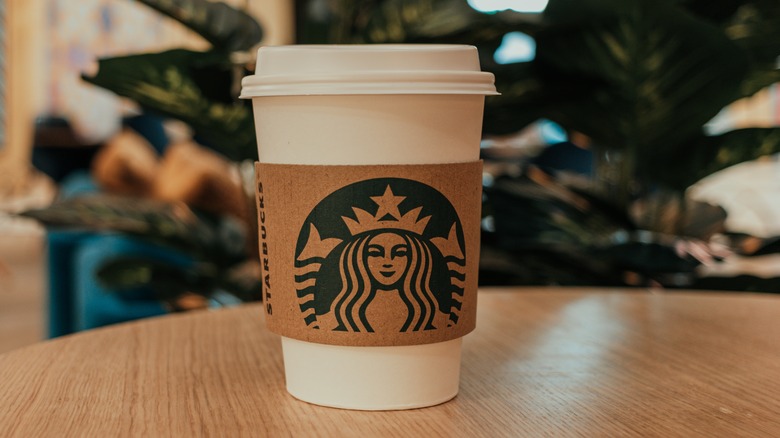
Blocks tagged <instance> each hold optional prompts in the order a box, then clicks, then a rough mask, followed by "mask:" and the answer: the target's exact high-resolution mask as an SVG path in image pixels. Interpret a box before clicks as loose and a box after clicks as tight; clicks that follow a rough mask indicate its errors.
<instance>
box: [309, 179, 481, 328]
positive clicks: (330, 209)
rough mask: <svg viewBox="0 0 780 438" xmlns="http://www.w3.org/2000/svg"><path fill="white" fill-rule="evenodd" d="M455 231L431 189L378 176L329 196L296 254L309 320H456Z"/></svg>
mask: <svg viewBox="0 0 780 438" xmlns="http://www.w3.org/2000/svg"><path fill="white" fill-rule="evenodd" d="M465 253H466V251H465V246H464V238H463V229H462V226H461V223H460V220H459V218H458V215H457V213H456V211H455V209H454V208H453V207H452V204H451V203H450V202H449V200H447V198H446V197H445V196H444V195H442V194H441V193H440V192H439V191H437V190H436V189H434V188H432V187H430V186H428V185H426V184H422V183H420V182H417V181H413V180H408V179H402V178H377V179H371V180H366V181H361V182H357V183H354V184H350V185H348V186H345V187H343V188H341V189H339V190H336V191H335V192H333V193H331V194H330V195H328V196H327V197H326V198H325V199H323V200H322V201H321V202H320V203H319V204H318V205H317V206H316V207H315V208H314V209H313V210H312V211H311V213H310V214H309V216H308V217H307V218H306V221H305V222H304V225H303V227H302V229H301V231H300V233H299V236H298V242H297V246H296V252H295V256H296V258H295V274H296V275H295V282H296V283H295V285H296V290H297V294H298V302H299V305H300V309H301V312H302V318H303V319H304V321H305V322H306V325H307V326H308V327H310V328H314V329H321V330H335V331H347V332H377V333H382V332H410V331H420V330H434V329H442V328H446V327H452V326H454V325H456V324H457V323H458V316H459V313H460V310H461V303H462V301H463V290H464V285H465V267H466V257H465Z"/></svg>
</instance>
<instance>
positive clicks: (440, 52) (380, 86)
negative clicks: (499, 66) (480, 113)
mask: <svg viewBox="0 0 780 438" xmlns="http://www.w3.org/2000/svg"><path fill="white" fill-rule="evenodd" d="M241 85H242V92H241V98H243V99H248V98H252V97H258V96H300V95H338V94H478V95H495V94H498V93H497V92H496V88H495V85H494V77H493V74H492V73H488V72H482V71H480V67H479V58H478V55H477V48H476V47H474V46H465V45H427V44H375V45H298V46H269V47H261V48H260V49H259V50H258V52H257V67H256V69H255V74H254V75H252V76H247V77H245V78H244V79H243V80H242V81H241Z"/></svg>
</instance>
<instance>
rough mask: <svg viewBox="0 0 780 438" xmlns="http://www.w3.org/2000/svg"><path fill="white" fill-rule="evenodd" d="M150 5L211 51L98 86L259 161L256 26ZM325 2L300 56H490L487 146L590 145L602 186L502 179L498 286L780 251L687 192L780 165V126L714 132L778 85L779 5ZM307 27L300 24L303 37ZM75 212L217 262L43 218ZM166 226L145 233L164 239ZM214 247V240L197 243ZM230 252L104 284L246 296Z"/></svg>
mask: <svg viewBox="0 0 780 438" xmlns="http://www.w3.org/2000/svg"><path fill="white" fill-rule="evenodd" d="M139 1H141V2H142V3H144V4H147V5H149V6H152V7H154V8H155V9H157V10H159V11H161V12H163V13H165V14H166V15H168V16H171V17H173V18H175V19H177V20H179V21H181V22H182V23H184V24H185V25H187V26H189V27H191V28H193V29H195V30H196V31H197V32H198V33H200V34H201V35H203V36H204V37H205V38H206V39H207V40H208V41H210V42H211V43H212V44H213V45H214V48H213V50H211V51H208V52H203V53H196V52H188V51H183V50H176V51H170V52H166V53H162V54H149V55H133V56H127V57H120V58H114V59H107V60H101V62H100V71H99V73H98V74H97V75H95V76H94V77H88V78H86V79H87V80H88V81H90V82H92V83H94V84H96V85H99V86H102V87H104V88H107V89H109V90H112V91H115V92H117V93H118V94H120V95H123V96H127V97H129V98H131V99H133V100H136V101H137V102H139V103H140V104H141V105H142V106H143V107H144V108H147V109H150V110H153V111H157V112H160V113H163V114H166V115H169V116H171V117H175V118H178V119H181V120H184V121H185V122H187V123H189V124H190V125H191V126H193V128H194V129H195V131H196V133H197V134H198V135H199V136H201V137H202V138H204V139H205V140H206V142H207V143H209V146H212V147H213V148H215V149H216V150H218V151H220V152H222V153H223V154H225V155H227V156H229V157H231V158H233V159H236V160H239V159H244V158H254V157H255V155H254V154H255V153H256V152H255V146H254V132H253V128H252V122H251V114H250V112H249V109H248V107H246V106H243V105H241V104H237V103H235V95H236V88H237V78H238V77H240V76H241V74H236V73H237V72H239V70H240V67H236V66H235V65H233V63H232V62H231V61H232V59H233V58H231V56H232V55H231V54H230V52H231V51H233V50H246V49H248V48H249V47H251V46H252V45H253V44H255V43H256V42H257V41H259V38H260V36H261V32H258V29H257V27H256V23H253V20H251V19H247V17H244V16H243V15H242V14H243V13H241V12H240V11H233V10H231V8H229V7H227V6H224V5H221V4H219V3H212V2H207V1H195V0H190V1H184V0H181V1H175V0H167V1H166V0H160V1H152V0H139ZM303 3H312V2H303ZM319 5H320V7H322V6H323V5H324V7H325V8H326V9H327V10H326V11H325V13H322V12H323V11H322V10H319V12H318V14H319V18H318V20H319V21H318V22H317V23H316V25H317V26H320V27H324V28H326V29H327V32H326V33H327V38H326V40H318V41H301V42H307V43H311V42H331V43H345V44H349V43H434V44H436V43H456V44H472V45H475V46H477V47H478V49H479V53H480V60H481V63H482V66H483V69H484V70H488V71H491V72H493V73H494V74H495V77H496V85H497V88H498V90H499V91H500V92H501V93H502V94H501V96H497V97H490V98H488V99H487V101H486V108H485V119H484V124H483V127H484V128H483V129H484V134H485V135H486V136H500V135H505V134H512V133H516V132H519V131H521V130H522V129H523V128H525V127H526V126H528V125H530V124H531V123H533V122H535V121H537V120H539V119H549V120H552V121H554V122H556V123H558V124H559V125H561V126H562V127H563V128H564V129H565V130H566V131H568V132H569V133H578V134H582V135H584V136H586V137H587V138H589V139H590V140H591V148H590V150H591V152H592V154H593V157H594V161H595V163H596V177H595V178H591V179H582V178H574V177H572V176H571V175H569V174H567V173H565V172H560V173H553V174H545V173H543V172H541V171H539V170H538V169H534V168H533V167H532V166H528V165H527V164H526V163H520V164H518V166H516V167H518V168H520V170H521V172H520V173H519V176H518V175H515V174H511V175H510V174H499V175H496V179H495V181H494V182H493V183H492V184H488V185H487V186H486V187H485V204H484V206H483V211H484V217H485V220H484V224H485V226H484V230H483V257H482V264H481V281H482V282H483V284H497V283H500V284H507V283H511V284H571V285H575V284H577V285H662V286H668V287H704V286H706V287H713V285H712V282H706V281H704V280H706V279H701V278H698V276H697V273H696V272H697V271H696V269H697V267H699V266H700V265H701V264H702V263H714V262H716V261H717V260H720V259H722V258H723V257H726V256H728V255H729V254H731V253H732V252H737V253H740V254H746V253H749V254H760V253H766V252H773V251H774V249H773V248H776V247H778V245H776V239H766V240H764V241H761V242H760V243H759V244H758V246H759V247H760V248H759V249H755V248H753V249H752V250H751V251H747V252H745V251H743V250H744V247H741V246H740V244H741V243H745V242H753V243H755V242H754V241H753V240H751V238H750V236H744V237H739V238H737V237H734V236H731V238H730V241H729V242H730V243H731V244H730V245H720V244H715V243H713V242H714V240H713V236H717V235H719V234H721V233H723V231H724V229H723V221H724V218H725V215H724V212H723V210H722V209H720V208H718V207H714V206H709V205H705V204H699V203H694V202H691V201H689V200H686V199H685V198H684V191H685V189H686V188H687V187H689V186H690V185H691V184H693V183H694V182H696V181H698V180H699V179H701V178H702V177H704V176H707V175H709V174H711V173H712V172H715V171H717V170H720V169H723V168H725V167H728V166H731V165H733V164H737V163H739V162H743V161H746V160H751V159H754V158H757V157H760V156H763V155H767V154H772V153H776V152H778V151H780V130H778V129H774V128H767V129H764V128H754V129H742V130H737V131H733V132H727V133H723V134H719V135H708V134H707V133H706V132H705V130H704V125H705V123H707V122H708V121H709V120H711V119H712V118H713V117H714V116H715V115H716V114H718V112H719V111H721V110H722V109H723V108H724V107H725V106H727V105H728V104H730V103H732V102H734V101H735V100H737V99H739V98H741V97H745V96H750V95H752V94H754V93H755V92H757V91H759V90H761V89H762V88H764V87H766V86H767V85H770V84H773V83H775V82H777V81H778V80H780V70H778V69H777V68H776V67H777V64H776V60H777V58H778V56H779V55H780V2H777V1H776V0H744V1H737V0H709V1H704V0H550V2H549V4H548V6H547V9H546V10H545V12H544V13H543V14H542V15H539V14H524V13H517V12H513V11H509V10H508V11H504V12H498V13H494V14H483V13H480V12H477V11H475V10H473V9H472V8H471V7H470V6H469V5H468V3H467V2H466V1H465V0H361V1H357V0H334V1H324V0H322V1H320V2H319ZM298 9H299V11H309V10H310V9H307V8H306V7H305V6H301V5H299V6H298ZM311 10H314V9H311ZM305 22H306V19H301V18H300V17H299V25H300V23H305ZM320 27H318V29H319V28H320ZM518 31H519V32H523V33H526V34H528V35H530V36H532V37H533V38H534V40H535V41H536V56H535V58H534V59H533V60H531V61H529V62H518V63H510V64H498V63H497V62H496V61H495V60H494V58H493V54H494V53H495V51H496V49H497V48H498V47H499V46H500V45H501V43H502V39H503V38H504V36H505V35H506V34H507V33H510V32H518ZM299 34H301V35H305V34H306V32H301V31H299ZM117 202H118V201H117ZM53 208H54V207H53ZM69 208H77V209H79V208H80V209H81V210H79V211H82V213H83V211H89V214H87V215H86V217H91V219H85V217H84V216H82V217H81V218H80V219H78V220H75V219H74V220H72V221H71V222H70V223H68V224H69V225H77V222H78V221H79V220H80V221H81V224H82V225H84V224H89V226H93V225H94V226H100V225H99V224H100V223H103V224H104V225H103V226H106V225H105V224H112V225H111V226H112V227H114V228H112V229H117V230H119V231H122V232H126V233H131V234H133V233H134V234H136V235H139V236H143V237H144V238H149V239H153V240H156V241H160V242H166V244H170V245H174V246H179V245H183V246H187V245H189V246H188V248H190V249H191V250H192V251H203V250H206V248H213V247H211V246H209V245H216V244H215V243H214V242H213V240H210V239H211V238H210V237H209V236H214V235H218V234H219V231H216V230H218V229H219V226H216V228H210V231H206V228H203V225H194V226H193V227H191V228H187V229H188V230H189V231H188V232H183V233H180V232H179V231H176V230H181V228H178V227H179V225H181V224H180V223H179V222H177V220H180V219H176V220H172V219H171V217H170V216H166V215H170V214H172V213H163V210H159V211H158V213H159V214H160V217H168V219H166V220H161V222H159V223H168V222H166V221H169V222H170V223H169V226H168V225H166V226H165V227H162V228H160V227H158V226H148V227H146V228H143V226H142V225H139V224H136V223H135V222H133V224H134V225H132V226H130V225H127V224H125V223H124V222H123V221H122V220H120V219H121V218H118V217H114V218H113V219H110V220H109V219H105V222H104V219H99V218H100V217H101V216H100V215H101V214H103V212H100V211H97V210H96V209H95V208H94V206H93V207H90V208H86V207H84V206H78V205H73V206H69V207H68V208H63V209H60V210H57V211H54V210H53V211H52V212H50V213H48V214H51V215H53V216H48V217H47V216H46V215H45V214H43V213H42V212H38V213H37V214H38V218H39V219H40V220H43V221H44V222H45V221H49V222H48V223H50V224H57V223H59V224H65V223H66V222H68V221H67V220H65V219H63V217H65V218H67V217H69V216H68V215H71V214H73V213H71V212H70V210H69ZM85 208H86V210H84V209H85ZM90 215H94V216H90ZM108 216H109V217H110V216H111V215H108ZM130 217H133V215H132V214H130ZM153 217H155V216H153ZM153 217H148V218H145V219H142V220H141V221H143V220H146V221H149V222H151V223H153V224H158V223H157V222H155V221H156V220H157V219H153ZM195 217H198V216H197V215H196V216H195ZM128 220H129V219H128ZM188 220H192V221H194V222H192V223H194V224H197V223H198V222H197V221H195V220H194V219H188ZM90 221H91V222H90ZM112 221H113V222H112ZM177 224H179V225H177ZM158 225H159V224H158ZM211 226H212V227H213V226H215V225H213V224H212V225H211ZM133 227H137V228H133ZM199 227H200V228H199ZM109 228H110V227H109ZM141 229H142V231H137V230H141ZM163 229H164V230H165V232H164V233H163V231H162V230H163ZM134 230H135V231H134ZM187 233H189V234H187ZM199 233H205V234H203V235H202V236H197V237H196V236H190V234H193V235H194V234H199ZM740 242H741V243H740ZM751 244H752V243H751ZM223 250H224V248H223ZM217 253H218V252H217V251H216V250H215V251H213V252H209V251H206V252H205V253H203V254H202V257H201V259H200V260H201V261H202V262H203V263H201V264H199V265H197V267H196V268H195V269H193V270H191V271H187V272H181V271H175V270H171V269H168V267H164V266H158V265H155V264H154V263H152V262H149V261H145V260H124V261H121V262H120V261H117V262H116V263H113V262H112V263H109V264H107V265H106V267H105V269H104V270H103V271H101V277H102V278H103V279H104V280H105V281H108V282H110V283H115V284H125V285H137V284H147V283H148V284H151V283H155V284H162V285H166V286H165V287H167V288H168V289H167V290H169V291H175V290H179V291H181V290H184V289H187V290H189V291H195V292H197V293H207V291H206V290H213V289H215V288H225V287H226V288H231V289H232V290H236V291H238V290H239V289H240V288H239V287H237V286H236V285H235V283H231V282H232V281H233V280H230V278H232V277H231V275H230V274H229V273H230V272H232V271H233V268H235V267H236V266H238V265H239V263H236V264H233V263H232V262H231V263H227V264H226V263H225V262H224V261H222V260H217V259H216V258H214V257H215V255H216V254H217ZM239 259H240V257H238V256H236V259H235V260H236V261H238V260H239ZM239 278H243V279H244V280H246V279H247V278H249V277H246V276H244V277H240V276H239ZM732 280H733V282H728V284H729V285H730V287H732V286H733V287H734V288H738V289H745V290H767V288H774V285H775V284H776V283H777V282H776V281H774V282H773V281H759V280H757V279H751V278H750V277H744V278H743V277H738V278H737V277H735V278H733V279H732ZM237 283H240V284H244V285H248V287H249V289H252V287H255V286H256V285H253V284H252V281H238V282H237ZM230 284H233V286H230ZM721 284H726V283H725V282H724V283H721ZM182 285H187V286H186V287H185V286H182ZM762 288H764V289H762ZM163 289H164V288H163ZM249 289H248V290H249ZM769 290H775V289H769ZM236 294H237V295H240V294H241V293H240V292H236Z"/></svg>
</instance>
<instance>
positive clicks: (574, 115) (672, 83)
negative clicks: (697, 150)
mask: <svg viewBox="0 0 780 438" xmlns="http://www.w3.org/2000/svg"><path fill="white" fill-rule="evenodd" d="M583 14H585V15H583ZM545 19H546V20H547V23H548V24H550V27H549V28H548V29H547V30H544V31H541V32H539V33H538V34H537V57H536V60H535V64H536V66H537V70H536V74H537V75H538V76H539V77H541V78H542V79H543V81H544V82H543V83H544V86H545V87H546V88H548V89H550V88H552V89H555V88H558V87H561V86H566V87H571V86H572V85H575V86H578V87H580V88H582V89H583V90H585V92H584V93H583V94H581V95H577V96H575V98H574V99H568V100H561V101H555V102H551V104H550V105H549V107H548V108H550V110H551V114H550V115H549V117H550V118H551V119H553V120H555V121H557V122H559V123H560V124H562V125H563V126H565V127H567V128H569V129H571V130H575V131H580V132H583V133H585V134H587V135H589V136H590V137H591V138H593V140H594V141H595V142H596V144H598V145H600V146H602V147H606V148H612V149H627V150H629V151H631V152H630V153H631V154H635V158H636V160H637V162H638V161H641V160H643V159H644V158H645V157H647V156H648V155H664V156H668V155H669V154H670V153H672V152H673V151H675V150H677V149H678V148H679V147H681V145H682V143H684V142H685V141H686V140H687V139H688V138H690V137H691V136H693V135H695V134H697V133H698V132H699V130H700V129H701V126H702V125H703V124H704V123H705V122H707V121H708V120H710V119H711V118H712V117H713V116H715V114H717V113H718V111H720V110H721V109H722V108H723V107H724V106H725V105H726V104H728V103H730V102H732V101H733V100H734V99H735V98H737V97H738V92H737V91H738V90H737V89H738V85H739V83H740V81H741V80H742V78H743V77H744V76H745V72H746V67H745V61H746V58H745V55H744V53H743V51H742V50H741V49H740V48H739V47H738V46H737V45H735V44H734V43H733V42H732V41H730V40H729V39H728V38H726V37H725V36H724V35H723V33H722V32H721V30H720V29H719V28H717V27H716V26H714V25H711V24H708V23H705V22H702V21H700V20H696V19H695V18H693V17H692V16H690V15H688V14H687V13H685V12H684V11H682V10H680V9H679V8H677V7H676V6H674V5H673V4H672V3H670V2H667V1H660V2H658V1H650V0H636V1H631V2H623V1H618V0H610V1H603V0H558V1H555V2H551V3H550V5H549V6H548V11H547V13H546V15H545ZM713 65H717V66H718V68H713V67H712V66H713ZM634 164H635V163H634Z"/></svg>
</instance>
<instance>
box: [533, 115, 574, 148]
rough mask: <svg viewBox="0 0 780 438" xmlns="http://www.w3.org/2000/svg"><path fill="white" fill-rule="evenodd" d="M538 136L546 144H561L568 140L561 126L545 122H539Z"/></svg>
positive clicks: (548, 121) (545, 120) (544, 120)
mask: <svg viewBox="0 0 780 438" xmlns="http://www.w3.org/2000/svg"><path fill="white" fill-rule="evenodd" d="M539 134H540V135H541V137H542V140H544V141H545V142H546V143H547V144H555V143H561V142H564V141H566V140H568V139H569V136H568V135H566V131H565V130H564V129H563V128H561V125H559V124H557V123H555V122H553V121H550V120H547V119H542V120H539Z"/></svg>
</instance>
